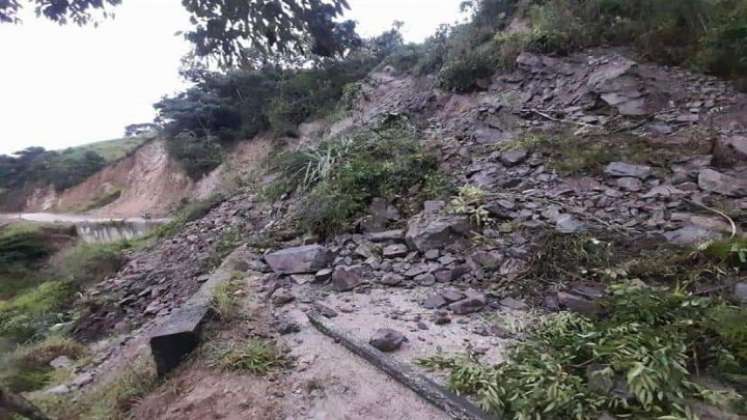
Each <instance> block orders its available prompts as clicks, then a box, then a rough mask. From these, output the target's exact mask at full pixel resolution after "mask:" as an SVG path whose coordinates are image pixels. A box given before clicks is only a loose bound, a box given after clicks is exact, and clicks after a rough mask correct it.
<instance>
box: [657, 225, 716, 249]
mask: <svg viewBox="0 0 747 420" xmlns="http://www.w3.org/2000/svg"><path fill="white" fill-rule="evenodd" d="M664 237H665V238H666V239H667V241H669V242H670V243H673V244H675V245H681V246H688V245H697V244H701V243H704V242H707V241H710V240H714V239H719V238H721V234H720V233H718V232H716V231H713V230H710V229H706V228H704V227H702V226H696V225H687V226H685V227H682V228H680V229H677V230H674V231H671V232H665V233H664Z"/></svg>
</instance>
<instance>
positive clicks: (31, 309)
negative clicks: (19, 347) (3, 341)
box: [0, 281, 75, 342]
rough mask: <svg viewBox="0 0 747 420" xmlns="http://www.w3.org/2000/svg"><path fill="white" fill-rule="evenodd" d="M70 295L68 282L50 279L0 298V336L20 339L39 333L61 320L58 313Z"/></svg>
mask: <svg viewBox="0 0 747 420" xmlns="http://www.w3.org/2000/svg"><path fill="white" fill-rule="evenodd" d="M74 296H75V288H74V287H73V285H72V284H70V283H69V282H64V281H50V282H46V283H42V284H40V285H39V286H38V287H36V288H34V289H30V290H27V291H25V292H23V293H21V294H19V295H17V296H16V297H14V298H13V299H10V300H7V301H0V336H4V337H7V338H10V339H12V340H14V341H16V342H22V341H25V340H28V339H30V338H32V337H34V336H41V335H43V334H44V333H45V332H46V330H47V329H48V328H49V327H50V326H51V325H52V324H53V323H56V322H60V321H62V320H63V318H62V314H60V313H59V312H60V311H61V310H62V309H63V308H64V307H65V305H67V304H68V303H69V302H70V301H71V300H72V298H73V297H74Z"/></svg>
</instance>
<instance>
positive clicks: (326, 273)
mask: <svg viewBox="0 0 747 420" xmlns="http://www.w3.org/2000/svg"><path fill="white" fill-rule="evenodd" d="M332 271H333V270H332V269H331V268H323V269H321V270H319V271H317V272H316V274H315V275H314V278H315V279H316V281H319V282H324V281H327V280H329V279H330V278H332Z"/></svg>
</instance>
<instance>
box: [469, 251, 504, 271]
mask: <svg viewBox="0 0 747 420" xmlns="http://www.w3.org/2000/svg"><path fill="white" fill-rule="evenodd" d="M470 258H472V260H473V261H474V262H476V263H477V264H478V265H479V266H480V267H482V268H484V269H485V270H489V271H492V270H496V269H498V267H500V266H501V262H502V261H503V254H501V253H499V252H488V251H477V252H475V253H473V254H472V255H471V256H470Z"/></svg>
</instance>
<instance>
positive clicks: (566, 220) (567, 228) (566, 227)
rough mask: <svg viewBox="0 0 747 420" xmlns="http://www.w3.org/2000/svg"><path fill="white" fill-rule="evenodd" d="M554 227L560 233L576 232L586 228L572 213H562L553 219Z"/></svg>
mask: <svg viewBox="0 0 747 420" xmlns="http://www.w3.org/2000/svg"><path fill="white" fill-rule="evenodd" d="M555 229H557V230H558V232H562V233H576V232H581V231H583V230H584V229H586V225H584V223H583V222H581V221H579V220H578V219H576V218H575V217H573V215H570V214H563V215H560V217H558V219H557V220H556V221H555Z"/></svg>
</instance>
